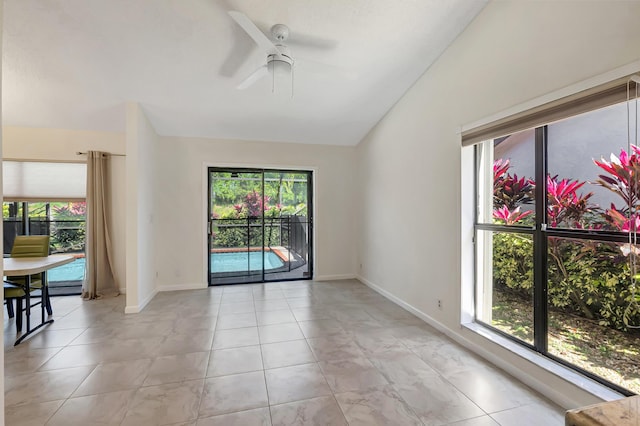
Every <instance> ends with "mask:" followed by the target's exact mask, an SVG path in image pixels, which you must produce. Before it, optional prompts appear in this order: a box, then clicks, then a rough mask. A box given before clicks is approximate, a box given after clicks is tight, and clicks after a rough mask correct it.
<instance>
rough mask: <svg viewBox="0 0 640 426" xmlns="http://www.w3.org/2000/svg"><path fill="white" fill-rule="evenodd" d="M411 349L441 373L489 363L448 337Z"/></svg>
mask: <svg viewBox="0 0 640 426" xmlns="http://www.w3.org/2000/svg"><path fill="white" fill-rule="evenodd" d="M412 351H413V352H414V353H415V354H416V355H418V356H419V357H420V358H422V359H423V360H424V361H425V362H426V363H427V364H429V365H430V366H432V367H433V368H434V369H435V370H437V371H438V372H440V373H441V374H444V375H447V374H455V373H457V372H460V371H466V370H475V369H477V368H481V369H482V368H486V367H487V366H488V365H489V363H487V362H486V361H484V360H483V359H481V358H480V357H478V356H476V355H474V354H472V353H470V352H469V351H468V350H466V349H465V348H463V347H462V346H460V345H458V344H457V343H455V342H453V341H451V340H450V339H448V338H442V339H433V340H431V341H430V342H428V343H427V344H426V345H422V346H418V347H414V348H413V349H412Z"/></svg>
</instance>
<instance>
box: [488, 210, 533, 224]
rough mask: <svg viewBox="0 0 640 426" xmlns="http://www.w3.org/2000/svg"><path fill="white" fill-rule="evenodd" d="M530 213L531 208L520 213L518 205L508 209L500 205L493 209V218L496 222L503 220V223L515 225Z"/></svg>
mask: <svg viewBox="0 0 640 426" xmlns="http://www.w3.org/2000/svg"><path fill="white" fill-rule="evenodd" d="M532 213H533V211H532V210H527V211H525V212H522V213H520V207H516V208H515V209H513V210H509V208H508V207H507V206H502V207H500V208H499V209H495V210H494V211H493V218H494V219H496V220H497V221H498V222H504V224H505V225H515V224H516V223H518V222H520V221H521V220H523V219H524V218H525V217H527V216H529V215H530V214H532Z"/></svg>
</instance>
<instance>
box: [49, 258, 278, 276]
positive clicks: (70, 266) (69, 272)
mask: <svg viewBox="0 0 640 426" xmlns="http://www.w3.org/2000/svg"><path fill="white" fill-rule="evenodd" d="M262 253H263V252H262V251H252V252H248V253H247V252H246V251H241V252H231V253H211V256H210V262H211V272H212V273H216V272H240V271H246V270H247V255H248V256H249V259H248V261H249V270H250V271H258V270H261V269H262ZM84 262H85V260H84V257H79V258H77V259H76V260H74V261H73V262H71V263H67V264H66V265H62V266H58V267H57V268H53V269H50V270H49V271H48V272H47V278H48V280H49V282H60V281H82V280H83V279H84ZM282 266H284V262H283V261H282V259H280V258H279V257H278V255H277V254H275V253H274V252H272V251H265V252H264V269H265V270H270V269H278V268H281V267H282Z"/></svg>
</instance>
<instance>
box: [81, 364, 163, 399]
mask: <svg viewBox="0 0 640 426" xmlns="http://www.w3.org/2000/svg"><path fill="white" fill-rule="evenodd" d="M151 363H152V360H151V359H149V358H146V359H137V360H131V361H120V362H107V363H103V364H98V366H96V368H95V369H94V370H93V371H92V372H91V374H89V377H87V378H86V379H85V380H84V382H82V384H81V385H80V386H79V387H78V389H76V391H75V392H74V393H73V396H74V397H77V396H85V395H94V394H98V393H105V392H114V391H122V390H128V389H136V388H137V387H139V386H141V385H142V383H143V382H144V379H145V377H146V376H147V373H148V371H149V368H150V367H151Z"/></svg>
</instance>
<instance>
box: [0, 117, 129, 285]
mask: <svg viewBox="0 0 640 426" xmlns="http://www.w3.org/2000/svg"><path fill="white" fill-rule="evenodd" d="M2 137H3V148H4V149H3V158H5V159H19V160H46V161H79V162H84V161H86V159H87V157H86V156H79V155H76V152H78V151H80V152H87V151H89V150H93V151H105V152H110V153H114V154H124V152H125V136H124V134H123V133H107V132H90V131H82V130H62V129H41V128H38V129H36V128H26V127H4V128H3V129H2ZM110 161H111V188H112V194H111V196H112V206H111V215H112V218H113V220H112V223H111V224H110V226H111V237H112V243H113V248H114V250H113V253H114V257H115V265H114V266H115V274H116V278H117V280H118V284H119V285H120V288H121V289H122V290H124V288H125V277H126V268H125V265H126V261H125V259H126V256H125V252H126V249H125V247H126V246H125V211H126V203H125V189H126V180H125V157H120V156H114V157H111V160H110Z"/></svg>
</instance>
